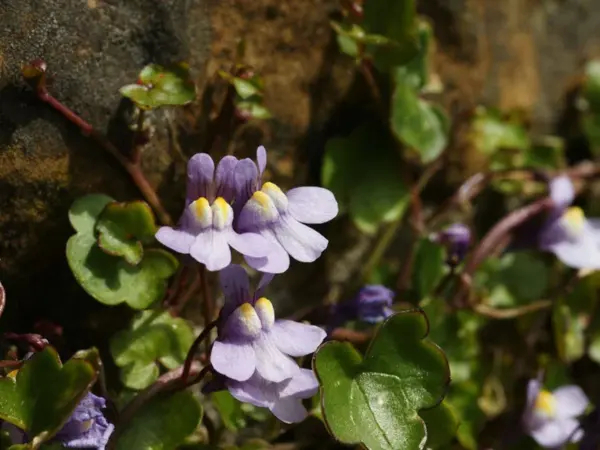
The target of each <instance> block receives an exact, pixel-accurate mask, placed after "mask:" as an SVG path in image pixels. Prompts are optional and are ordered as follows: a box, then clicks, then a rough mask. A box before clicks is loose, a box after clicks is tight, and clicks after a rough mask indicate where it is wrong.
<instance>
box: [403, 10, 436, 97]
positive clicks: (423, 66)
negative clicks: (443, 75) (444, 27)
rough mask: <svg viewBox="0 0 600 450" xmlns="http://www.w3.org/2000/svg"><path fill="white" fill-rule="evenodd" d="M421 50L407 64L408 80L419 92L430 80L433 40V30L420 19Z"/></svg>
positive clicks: (405, 67)
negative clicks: (430, 54) (430, 56)
mask: <svg viewBox="0 0 600 450" xmlns="http://www.w3.org/2000/svg"><path fill="white" fill-rule="evenodd" d="M418 33H419V34H418V36H419V52H418V53H417V54H416V55H415V57H414V58H413V59H411V60H410V61H409V62H408V63H407V64H406V65H405V66H404V69H405V73H406V82H407V83H408V84H409V85H410V86H412V87H413V88H414V89H415V90H416V91H417V92H418V91H420V90H422V89H423V88H425V87H426V86H427V83H428V82H429V50H430V45H431V41H432V40H433V30H432V29H431V26H430V25H429V24H428V23H427V22H425V21H419V26H418Z"/></svg>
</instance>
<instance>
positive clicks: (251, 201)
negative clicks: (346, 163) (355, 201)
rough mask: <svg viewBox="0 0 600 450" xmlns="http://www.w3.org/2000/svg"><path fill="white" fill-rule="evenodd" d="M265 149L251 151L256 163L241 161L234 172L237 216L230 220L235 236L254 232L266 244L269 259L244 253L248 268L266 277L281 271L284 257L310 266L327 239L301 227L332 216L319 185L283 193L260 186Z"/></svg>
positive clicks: (328, 196) (330, 199) (333, 208)
mask: <svg viewBox="0 0 600 450" xmlns="http://www.w3.org/2000/svg"><path fill="white" fill-rule="evenodd" d="M266 158H267V156H266V150H265V148H264V147H262V146H261V147H259V148H258V150H257V161H258V167H257V165H256V164H255V163H254V162H253V161H252V160H250V159H245V160H242V161H240V162H239V163H238V165H237V167H236V169H235V176H234V178H235V183H236V192H237V196H236V204H237V205H238V206H237V208H240V209H239V216H238V217H237V219H236V222H235V229H236V231H238V232H246V233H248V232H250V233H258V234H260V235H261V236H263V237H264V238H265V239H267V240H268V241H269V242H270V243H272V244H273V245H272V251H271V253H269V255H267V256H266V257H265V256H259V257H256V256H254V255H248V257H247V258H246V261H247V262H248V264H250V265H251V266H252V267H254V268H256V269H258V270H260V271H262V272H271V273H280V272H284V271H285V270H287V268H288V267H289V264H290V259H289V257H290V256H291V257H292V258H294V259H296V260H298V261H301V262H313V261H315V260H316V259H317V258H318V257H319V256H321V253H323V251H324V250H325V249H326V248H327V244H328V241H327V239H325V238H324V237H323V236H322V235H321V234H319V233H318V232H316V231H315V230H313V229H312V228H310V227H307V226H306V225H304V224H318V223H325V222H328V221H330V220H331V219H333V218H334V217H335V216H336V215H337V213H338V204H337V201H336V200H335V197H334V196H333V194H332V193H331V192H330V191H328V190H327V189H324V188H320V187H299V188H295V189H291V190H289V191H288V192H287V193H284V192H283V191H282V190H281V189H280V188H279V187H278V186H277V185H275V184H273V183H271V182H267V183H264V184H263V185H262V187H260V189H259V186H260V183H261V176H262V172H263V170H264V167H265V165H266Z"/></svg>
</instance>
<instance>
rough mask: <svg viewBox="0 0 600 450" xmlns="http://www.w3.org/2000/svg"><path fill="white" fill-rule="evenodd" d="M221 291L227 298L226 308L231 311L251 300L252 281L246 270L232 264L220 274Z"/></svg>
mask: <svg viewBox="0 0 600 450" xmlns="http://www.w3.org/2000/svg"><path fill="white" fill-rule="evenodd" d="M219 282H220V284H221V290H222V291H223V295H224V296H225V306H224V308H225V307H228V308H231V311H233V310H234V309H236V308H237V307H238V306H240V305H242V304H243V303H246V302H248V301H249V300H250V280H249V279H248V274H247V273H246V271H245V270H244V268H243V267H242V266H240V265H238V264H231V265H229V266H227V267H225V268H224V269H223V270H221V271H220V272H219Z"/></svg>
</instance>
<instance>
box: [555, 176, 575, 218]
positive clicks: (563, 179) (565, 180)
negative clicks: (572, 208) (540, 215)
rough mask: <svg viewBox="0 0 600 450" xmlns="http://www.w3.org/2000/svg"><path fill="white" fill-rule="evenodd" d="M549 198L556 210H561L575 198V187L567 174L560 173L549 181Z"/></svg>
mask: <svg viewBox="0 0 600 450" xmlns="http://www.w3.org/2000/svg"><path fill="white" fill-rule="evenodd" d="M549 188H550V198H551V199H552V201H553V202H554V207H555V209H556V210H563V209H565V208H566V207H567V206H569V205H570V204H571V203H573V200H575V187H574V186H573V183H572V182H571V179H570V178H569V177H568V175H561V176H558V177H555V178H553V179H552V180H551V181H550V186H549Z"/></svg>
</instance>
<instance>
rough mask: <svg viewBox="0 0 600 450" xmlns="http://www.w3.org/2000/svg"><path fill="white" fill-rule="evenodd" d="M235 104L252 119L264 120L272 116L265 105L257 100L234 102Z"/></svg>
mask: <svg viewBox="0 0 600 450" xmlns="http://www.w3.org/2000/svg"><path fill="white" fill-rule="evenodd" d="M235 106H236V108H237V109H239V110H240V111H245V112H247V113H248V115H249V116H250V117H251V118H253V119H261V120H265V119H270V118H271V117H273V115H272V114H271V112H270V111H269V110H268V109H267V107H266V106H264V105H262V104H261V103H260V102H258V101H244V102H236V104H235Z"/></svg>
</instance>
